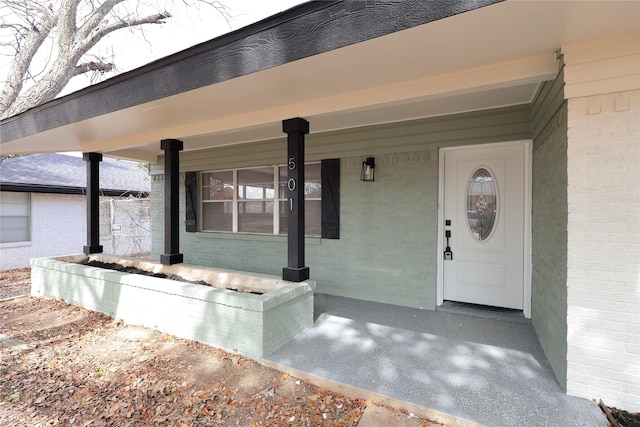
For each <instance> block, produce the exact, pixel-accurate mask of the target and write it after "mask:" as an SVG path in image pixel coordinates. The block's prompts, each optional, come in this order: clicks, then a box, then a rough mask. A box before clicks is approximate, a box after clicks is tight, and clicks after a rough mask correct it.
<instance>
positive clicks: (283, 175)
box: [278, 166, 289, 211]
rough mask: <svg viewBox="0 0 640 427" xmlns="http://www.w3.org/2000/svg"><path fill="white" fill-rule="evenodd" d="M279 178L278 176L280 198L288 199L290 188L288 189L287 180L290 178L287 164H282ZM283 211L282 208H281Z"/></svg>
mask: <svg viewBox="0 0 640 427" xmlns="http://www.w3.org/2000/svg"><path fill="white" fill-rule="evenodd" d="M278 169H279V171H278V172H279V175H280V176H279V178H278V198H279V199H287V198H289V196H288V189H287V180H288V179H289V177H288V174H289V170H288V169H287V167H286V166H280V167H279V168H278ZM280 211H282V209H281V210H280Z"/></svg>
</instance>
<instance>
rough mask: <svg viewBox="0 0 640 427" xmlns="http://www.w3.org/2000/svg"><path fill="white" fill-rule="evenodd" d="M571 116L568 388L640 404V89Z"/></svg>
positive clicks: (571, 104) (573, 109)
mask: <svg viewBox="0 0 640 427" xmlns="http://www.w3.org/2000/svg"><path fill="white" fill-rule="evenodd" d="M568 123H569V126H568V168H567V171H568V249H567V250H568V256H567V258H568V265H567V287H568V289H567V292H568V297H567V302H568V312H567V327H568V335H567V339H568V353H567V370H568V373H567V392H568V393H569V394H572V395H576V396H581V397H586V398H590V399H593V398H596V399H599V398H601V399H603V400H604V401H605V402H606V403H608V404H611V405H614V406H618V407H621V408H624V409H626V410H630V411H640V344H639V343H640V91H639V90H633V91H625V92H618V93H612V94H606V95H594V96H588V97H580V98H574V99H570V100H569V101H568Z"/></svg>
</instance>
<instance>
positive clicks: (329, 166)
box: [321, 159, 340, 239]
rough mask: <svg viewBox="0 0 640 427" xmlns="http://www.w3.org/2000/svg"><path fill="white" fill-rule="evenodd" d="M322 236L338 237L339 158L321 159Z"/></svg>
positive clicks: (328, 237)
mask: <svg viewBox="0 0 640 427" xmlns="http://www.w3.org/2000/svg"><path fill="white" fill-rule="evenodd" d="M321 167H322V169H321V176H322V238H323V239H339V238H340V159H327V160H323V161H322V166H321Z"/></svg>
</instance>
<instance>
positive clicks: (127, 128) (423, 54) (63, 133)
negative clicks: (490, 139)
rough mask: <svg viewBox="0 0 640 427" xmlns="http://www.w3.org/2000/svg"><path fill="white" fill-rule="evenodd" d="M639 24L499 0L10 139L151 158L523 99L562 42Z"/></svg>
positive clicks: (638, 9) (599, 4)
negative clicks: (168, 144)
mask: <svg viewBox="0 0 640 427" xmlns="http://www.w3.org/2000/svg"><path fill="white" fill-rule="evenodd" d="M639 21H640V2H624V1H623V2H618V1H606V2H605V1H593V2H589V1H515V0H514V1H507V2H504V3H499V4H495V5H492V6H488V7H484V8H481V9H478V10H475V11H472V12H467V13H464V14H461V15H457V16H454V17H451V18H447V19H443V20H440V21H436V22H433V23H430V24H426V25H422V26H418V27H414V28H412V29H409V30H405V31H400V32H397V33H394V34H390V35H388V36H384V37H380V38H376V39H373V40H370V41H367V42H363V43H358V44H355V45H352V46H348V47H345V48H342V49H338V50H335V51H331V52H327V53H324V54H321V55H316V56H313V57H310V58H306V59H303V60H299V61H295V62H292V63H288V64H285V65H282V66H279V67H274V68H272V69H268V70H264V71H261V72H257V73H254V74H250V75H247V76H243V77H240V78H236V79H232V80H228V81H225V82H222V83H218V84H215V85H211V86H208V87H204V88H200V89H197V90H193V91H190V92H186V93H182V94H179V95H175V96H172V97H168V98H164V99H161V100H158V101H154V102H150V103H147V104H143V105H138V106H135V107H132V108H128V109H126V110H122V111H118V112H114V113H111V114H107V115H104V116H101V117H97V118H93V119H89V120H85V121H83V122H78V123H74V124H71V125H68V126H64V127H60V128H57V129H52V130H50V131H47V132H43V133H41V134H39V135H34V136H30V137H27V138H23V139H21V140H20V141H15V142H16V143H19V144H20V145H21V146H22V147H25V146H28V147H29V148H30V150H32V152H43V151H51V148H49V147H47V145H49V144H47V142H51V141H56V144H55V145H56V149H55V151H74V150H80V151H85V152H87V151H99V152H104V153H105V154H110V155H114V156H121V157H125V158H130V159H135V160H143V161H148V162H154V161H155V159H156V156H157V154H160V153H161V151H160V150H159V145H160V144H159V140H160V139H164V138H179V139H182V140H183V141H184V142H185V150H193V149H201V148H206V147H213V146H219V145H227V144H235V143H241V142H248V141H254V140H260V139H269V138H277V137H282V136H283V134H282V131H281V124H280V122H281V120H282V119H285V118H290V117H296V116H300V117H305V118H306V119H308V120H309V121H310V122H311V131H312V132H321V131H326V130H333V129H340V128H348V127H353V126H362V125H367V124H374V123H382V122H390V121H400V120H406V119H413V118H420V117H428V116H437V115H443V114H452V113H457V112H463V111H471V110H478V109H485V108H494V107H500V106H505V105H516V104H522V103H528V102H530V101H531V99H532V97H533V95H534V94H535V90H536V88H537V86H538V84H539V83H540V82H541V81H544V80H547V79H551V78H553V76H554V75H555V74H556V73H557V67H558V64H557V61H556V58H555V52H556V51H557V50H558V49H559V48H560V47H561V46H563V45H565V44H572V43H578V42H581V41H585V40H591V39H597V38H601V37H607V36H610V35H614V34H618V33H624V32H631V31H639ZM5 144H6V143H5ZM5 144H3V145H2V148H3V151H5V148H13V149H15V147H11V146H12V145H13V142H11V143H9V144H8V145H5Z"/></svg>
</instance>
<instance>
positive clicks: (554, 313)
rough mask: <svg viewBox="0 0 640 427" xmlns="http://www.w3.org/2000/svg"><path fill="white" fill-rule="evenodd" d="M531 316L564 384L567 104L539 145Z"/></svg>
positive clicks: (536, 151) (536, 152) (535, 161)
mask: <svg viewBox="0 0 640 427" xmlns="http://www.w3.org/2000/svg"><path fill="white" fill-rule="evenodd" d="M532 190H533V191H532V193H533V194H532V203H531V206H532V212H531V217H532V233H531V234H532V244H531V246H532V278H531V280H532V283H531V320H532V322H533V326H534V328H535V330H536V334H537V335H538V338H539V340H540V344H541V345H542V348H543V349H544V352H545V354H546V356H547V358H548V359H549V363H550V364H551V367H552V369H553V372H554V374H555V376H556V378H557V379H558V382H559V383H560V385H561V386H562V387H563V388H565V384H566V375H567V109H566V105H565V106H563V107H560V110H559V111H558V113H557V114H556V115H555V116H553V117H552V118H551V119H550V120H549V121H548V123H547V125H546V127H545V128H544V130H542V131H541V132H540V134H539V135H537V136H536V138H535V139H534V144H533V189H532Z"/></svg>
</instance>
